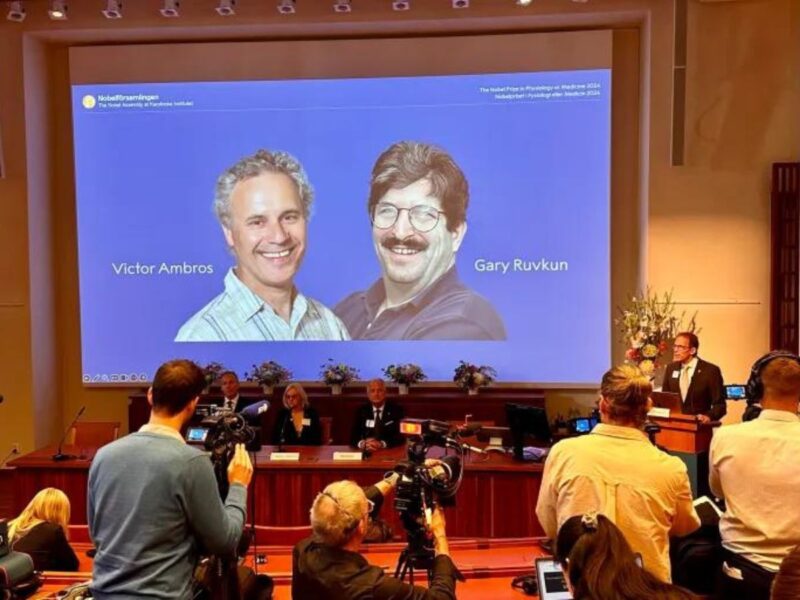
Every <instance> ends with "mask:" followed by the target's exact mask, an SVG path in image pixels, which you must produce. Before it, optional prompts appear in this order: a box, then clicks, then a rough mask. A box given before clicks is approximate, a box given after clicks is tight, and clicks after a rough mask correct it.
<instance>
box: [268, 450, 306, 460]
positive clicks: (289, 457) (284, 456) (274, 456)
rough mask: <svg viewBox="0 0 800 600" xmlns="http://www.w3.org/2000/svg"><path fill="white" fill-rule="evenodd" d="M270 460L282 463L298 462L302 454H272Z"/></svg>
mask: <svg viewBox="0 0 800 600" xmlns="http://www.w3.org/2000/svg"><path fill="white" fill-rule="evenodd" d="M269 459H270V460H280V461H290V462H293V461H298V460H300V453H299V452H270V455H269Z"/></svg>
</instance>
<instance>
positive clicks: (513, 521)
mask: <svg viewBox="0 0 800 600" xmlns="http://www.w3.org/2000/svg"><path fill="white" fill-rule="evenodd" d="M276 450H277V448H276V447H272V446H263V447H262V449H261V450H260V451H259V452H257V453H256V454H255V457H254V458H255V460H254V464H255V475H254V477H253V483H252V484H251V486H250V491H249V494H248V503H249V508H248V512H249V513H250V514H253V512H254V514H255V521H256V524H257V525H268V526H298V525H308V511H309V508H310V507H311V503H312V502H313V500H314V497H315V496H316V495H317V494H318V493H319V492H320V491H321V490H322V489H323V488H324V487H325V486H326V485H327V484H328V483H331V482H332V481H337V480H339V479H352V480H353V481H355V482H357V483H358V484H360V485H370V484H373V483H375V482H377V481H379V480H380V479H381V478H382V477H383V475H384V474H385V473H386V472H388V471H391V470H392V469H393V467H394V465H396V464H397V463H398V462H399V461H401V460H404V459H405V449H404V448H402V447H400V448H391V449H387V450H381V451H378V452H376V453H374V454H373V455H372V456H370V457H369V458H367V459H365V460H362V461H348V462H341V461H334V460H333V455H334V452H337V451H349V450H351V448H349V447H346V446H317V447H309V446H305V447H302V446H297V447H290V446H284V448H283V450H284V451H296V452H299V453H300V460H298V461H296V462H284V461H271V460H270V455H271V453H272V452H274V451H276ZM54 451H55V448H53V447H49V448H44V449H42V450H38V451H35V452H32V453H30V454H27V455H25V456H22V457H20V458H18V459H16V460H14V461H11V462H10V463H9V466H11V467H13V469H12V470H13V474H11V475H10V478H11V480H12V481H13V485H12V488H13V493H14V506H15V514H18V513H19V512H20V511H21V510H22V509H23V508H24V507H25V505H26V504H27V503H28V501H30V499H31V498H32V497H33V496H34V494H36V492H37V491H38V490H40V489H42V488H44V487H48V486H52V487H57V488H60V489H62V490H64V492H65V493H66V494H67V496H69V498H70V501H71V503H72V522H73V523H74V524H82V523H86V511H85V507H86V486H87V481H88V473H89V466H90V464H91V460H92V458H93V456H94V454H95V451H96V450H95V449H94V448H76V447H65V452H66V453H71V454H76V455H78V456H79V458H77V459H74V460H67V461H63V462H54V461H53V460H52V459H51V455H52V454H53V453H54ZM439 453H441V449H438V448H434V449H432V450H431V452H430V456H432V457H435V456H437V455H438V454H439ZM465 463H466V464H465V468H464V478H463V481H462V485H461V489H460V490H459V492H458V495H457V498H456V507H455V508H448V509H447V513H446V514H447V533H448V535H450V536H453V537H472V538H475V537H478V538H498V537H500V538H518V537H533V536H541V535H543V530H542V528H541V526H540V525H539V522H538V520H537V519H536V514H535V508H536V499H537V498H538V494H539V487H540V485H541V479H542V465H541V464H539V463H517V462H515V461H514V460H513V459H512V458H511V457H510V456H508V455H501V454H498V453H494V452H492V453H490V454H486V455H479V454H472V455H468V456H467V457H466V461H465ZM253 507H254V508H255V510H253ZM381 516H382V517H383V518H384V519H386V520H387V521H388V522H389V523H390V525H391V526H392V528H393V530H394V533H395V536H400V537H402V538H403V539H404V536H403V535H402V534H403V530H402V526H401V524H400V521H399V519H398V518H397V514H396V512H395V511H394V508H393V505H392V500H391V498H390V499H389V501H388V502H387V503H386V504H384V508H383V511H382V514H381ZM398 539H399V538H398Z"/></svg>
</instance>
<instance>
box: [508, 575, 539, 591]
mask: <svg viewBox="0 0 800 600" xmlns="http://www.w3.org/2000/svg"><path fill="white" fill-rule="evenodd" d="M511 587H512V588H514V589H515V590H521V591H522V592H523V593H524V594H525V595H526V596H535V595H536V594H537V593H538V592H539V584H538V583H537V582H536V575H520V576H519V577H514V579H513V580H512V581H511Z"/></svg>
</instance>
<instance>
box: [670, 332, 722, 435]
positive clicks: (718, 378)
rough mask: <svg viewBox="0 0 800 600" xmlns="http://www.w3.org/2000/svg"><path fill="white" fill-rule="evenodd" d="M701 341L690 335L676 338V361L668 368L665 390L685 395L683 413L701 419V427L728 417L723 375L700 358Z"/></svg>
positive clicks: (714, 366)
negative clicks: (698, 351) (698, 354)
mask: <svg viewBox="0 0 800 600" xmlns="http://www.w3.org/2000/svg"><path fill="white" fill-rule="evenodd" d="M699 347H700V341H699V340H698V339H697V336H696V335H695V334H693V333H692V332H690V331H684V332H681V333H679V334H678V335H677V336H675V345H674V346H673V358H674V360H675V362H672V363H670V364H669V365H667V370H666V371H665V372H664V382H663V384H662V386H661V389H662V390H663V391H665V392H675V393H678V394H680V395H681V400H682V402H683V413H684V414H687V415H697V420H698V421H700V422H701V423H709V422H710V421H719V420H720V419H721V418H722V417H724V416H725V413H726V412H727V410H728V409H727V406H726V405H725V385H724V384H723V381H722V372H721V371H720V370H719V367H718V366H717V365H712V364H711V363H710V362H706V361H704V360H702V359H701V358H698V356H697V350H698V348H699Z"/></svg>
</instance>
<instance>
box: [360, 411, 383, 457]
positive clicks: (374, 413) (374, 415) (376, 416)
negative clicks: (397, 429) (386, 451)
mask: <svg viewBox="0 0 800 600" xmlns="http://www.w3.org/2000/svg"><path fill="white" fill-rule="evenodd" d="M385 409H386V404H385V403H384V404H381V405H380V407H377V406H375V405H374V404H373V405H372V423H373V425H372V427H373V429H374V428H375V425H377V423H378V419H379V418H380V419H383V411H384V410H385ZM379 411H380V415H379V414H378V412H379ZM380 442H381V448H386V442H384V441H383V440H380ZM366 445H367V441H366V440H361V441H360V442H358V447H359V449H361V450H363V449H364V447H365V446H366Z"/></svg>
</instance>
